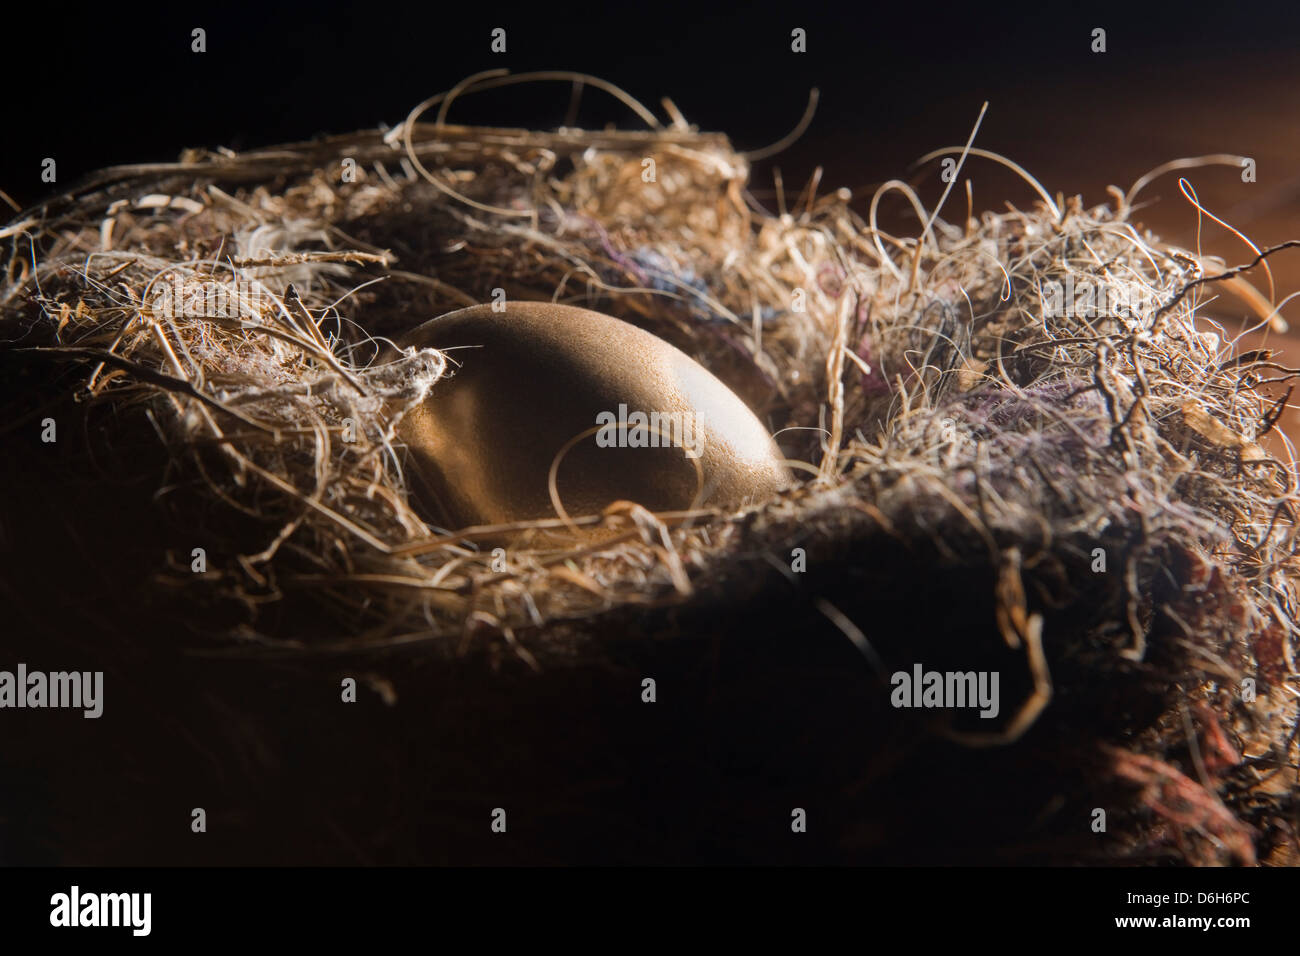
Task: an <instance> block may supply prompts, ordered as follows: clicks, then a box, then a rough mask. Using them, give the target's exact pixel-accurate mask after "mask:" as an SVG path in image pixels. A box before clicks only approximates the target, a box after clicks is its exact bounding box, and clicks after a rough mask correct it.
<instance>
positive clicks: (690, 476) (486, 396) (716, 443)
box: [399, 302, 790, 529]
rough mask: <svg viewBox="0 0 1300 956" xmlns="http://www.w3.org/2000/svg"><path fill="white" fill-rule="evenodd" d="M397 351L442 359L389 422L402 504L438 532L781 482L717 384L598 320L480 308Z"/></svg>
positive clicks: (433, 324) (750, 426)
mask: <svg viewBox="0 0 1300 956" xmlns="http://www.w3.org/2000/svg"><path fill="white" fill-rule="evenodd" d="M399 344H400V345H402V346H403V347H404V348H409V347H412V346H414V347H417V348H435V349H439V350H442V351H444V352H445V353H446V355H447V358H448V360H449V367H450V368H451V370H452V371H451V374H450V375H449V376H448V377H445V378H443V379H442V380H441V381H439V382H438V383H437V384H435V385H434V387H433V389H432V390H431V391H430V393H429V396H428V398H426V399H425V401H424V402H423V403H421V404H420V405H419V406H417V407H416V408H415V409H413V410H412V411H411V412H410V413H408V414H407V416H406V417H405V418H404V419H403V421H402V423H401V425H400V426H399V435H400V437H401V438H402V440H403V441H404V442H405V443H406V445H407V447H408V449H409V452H410V457H411V460H412V463H413V465H414V469H413V471H414V477H415V478H416V482H415V487H416V498H417V501H418V502H419V503H421V504H422V505H423V506H424V510H425V511H426V512H427V513H428V515H429V517H430V518H431V519H432V520H433V521H434V522H435V523H438V524H441V525H443V526H445V527H448V528H455V529H459V528H464V527H469V526H473V525H496V524H507V523H511V522H518V521H528V520H534V519H545V518H557V517H563V516H564V515H567V516H570V517H577V516H580V515H592V514H599V513H600V512H601V511H602V510H603V509H604V508H605V507H606V506H608V505H610V504H611V503H613V502H615V501H620V500H627V501H634V502H636V503H638V504H640V505H643V506H645V507H646V508H648V509H650V510H652V511H678V510H686V509H688V508H691V507H702V508H717V509H723V510H727V511H734V510H739V509H740V508H742V507H744V506H746V505H748V504H752V503H756V502H760V501H762V500H764V499H766V498H768V497H770V496H771V495H772V494H773V493H774V492H776V491H778V490H779V489H780V488H782V487H784V486H785V485H787V484H788V483H789V480H790V475H789V471H788V470H787V468H786V466H785V464H784V462H783V460H782V456H781V452H780V450H779V449H778V448H777V447H776V443H775V442H774V441H773V440H772V437H771V435H770V434H768V431H767V429H766V428H765V427H764V426H763V424H762V423H761V422H760V421H759V420H758V418H757V417H756V416H755V415H754V413H753V412H752V411H750V410H749V408H748V406H746V405H745V403H744V402H742V401H741V400H740V398H739V397H737V396H736V394H735V393H734V392H732V391H731V389H729V388H728V387H727V386H726V385H724V384H723V383H722V382H720V381H719V380H718V379H717V378H715V377H714V376H713V375H712V374H710V373H709V372H708V371H707V370H706V369H705V368H704V367H703V366H701V365H700V364H699V363H697V362H695V361H694V360H693V359H691V358H690V357H689V356H688V355H686V354H685V353H684V352H682V351H680V350H679V349H676V348H674V347H673V346H672V345H669V344H668V343H667V342H665V341H663V340H662V339H660V338H658V337H656V336H654V335H651V334H650V333H649V332H646V331H644V330H642V329H639V328H637V327H636V326H633V325H629V324H628V323H626V322H622V321H620V320H618V319H615V318H611V317H610V316H608V315H603V314H601V313H599V312H592V311H590V310H588V309H579V308H575V307H573V306H565V305H554V304H552V303H544V302H512V303H509V304H506V305H505V308H504V311H501V312H495V311H493V309H492V307H491V306H487V305H481V306H474V307H472V308H468V309H462V310H460V311H458V312H452V313H449V314H447V315H444V316H441V317H439V318H436V319H433V320H432V321H430V322H426V323H425V324H424V325H421V326H420V327H419V328H417V329H415V330H414V331H412V332H411V333H409V334H408V335H406V336H405V337H404V338H403V339H402V341H401V342H400V343H399ZM552 476H553V479H554V492H555V495H556V496H557V497H558V499H559V501H560V506H561V509H562V511H563V515H561V514H559V513H558V512H557V510H556V508H555V505H554V501H553V497H552V490H551V481H552Z"/></svg>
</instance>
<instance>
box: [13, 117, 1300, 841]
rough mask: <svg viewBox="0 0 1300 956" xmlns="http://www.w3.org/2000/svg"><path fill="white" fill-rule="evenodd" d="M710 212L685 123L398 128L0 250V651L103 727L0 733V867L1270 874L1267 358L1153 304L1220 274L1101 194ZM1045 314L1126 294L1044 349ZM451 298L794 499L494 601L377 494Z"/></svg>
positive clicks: (62, 722) (495, 579) (712, 179)
mask: <svg viewBox="0 0 1300 956" xmlns="http://www.w3.org/2000/svg"><path fill="white" fill-rule="evenodd" d="M647 158H649V159H652V160H653V167H654V169H655V176H654V178H653V179H652V180H649V181H647V179H646V178H645V177H644V175H643V174H644V172H645V169H646V165H645V162H644V160H646V159H647ZM344 170H346V171H347V173H346V175H345V174H344V173H343V171H344ZM747 176H748V165H747V163H746V161H745V159H744V157H742V156H740V155H738V154H736V153H735V152H733V151H732V150H731V148H730V146H729V144H728V143H727V142H726V140H725V139H724V138H723V137H720V136H716V135H712V134H703V133H698V132H695V131H693V130H689V129H685V128H678V127H670V128H664V129H658V130H653V131H650V132H647V133H609V132H606V133H594V132H584V131H576V130H573V131H563V132H560V133H535V132H524V131H514V130H492V129H476V128H465V127H454V126H446V125H432V124H423V123H416V122H410V123H408V124H406V125H405V126H403V127H401V128H399V129H397V130H393V131H389V132H387V133H384V132H380V131H375V132H362V133H358V134H355V135H351V136H345V137H336V138H332V139H326V140H321V141H316V142H312V143H307V144H295V145H291V146H286V147H281V148H277V149H273V150H265V151H260V152H255V153H248V154H243V155H239V156H233V155H225V154H221V155H216V154H194V155H189V156H187V157H185V159H184V160H183V161H182V162H181V163H179V164H176V165H174V166H157V167H139V168H124V169H119V170H109V171H105V172H104V173H103V174H101V175H99V176H97V177H94V178H92V179H91V180H90V181H89V182H87V183H84V184H82V185H81V186H80V187H78V188H77V189H75V190H73V191H72V192H70V193H67V194H65V195H62V196H58V197H55V198H54V199H51V200H50V201H48V202H47V203H46V204H44V205H43V206H41V207H39V208H38V209H35V210H30V211H28V212H26V213H22V214H20V215H19V216H17V217H16V218H15V219H14V220H12V221H11V222H10V224H9V225H8V226H6V227H4V228H3V229H0V238H3V240H4V242H5V243H7V244H8V247H9V248H8V249H7V251H6V252H5V253H4V259H3V265H4V273H3V281H4V284H3V289H2V290H0V308H2V309H3V312H2V313H0V323H2V327H3V329H4V334H3V338H4V340H5V344H4V347H3V350H0V362H2V363H3V368H2V369H0V390H2V394H0V400H2V407H3V408H4V409H5V410H6V418H5V420H6V422H7V424H6V426H5V427H4V428H3V429H0V468H2V469H3V473H4V478H3V480H4V483H5V488H6V489H7V490H8V494H6V496H5V499H6V501H5V505H4V512H3V525H2V526H0V527H2V530H3V540H2V542H0V547H3V549H4V563H5V569H4V575H3V587H4V589H5V592H6V593H5V600H6V603H7V604H8V605H9V607H10V623H9V625H8V626H7V628H6V632H5V636H4V641H3V644H4V651H5V660H6V661H9V660H10V659H12V661H13V662H17V661H25V662H27V663H28V665H29V666H30V667H33V668H35V667H45V668H48V669H59V668H75V669H78V670H96V669H102V670H103V671H105V688H106V690H105V714H104V716H103V717H102V718H100V719H99V720H94V721H89V720H83V719H81V717H80V714H50V713H42V712H36V711H16V712H13V713H12V714H10V715H8V716H7V717H6V719H7V720H9V721H11V724H10V726H11V727H12V728H13V730H14V733H13V736H12V737H11V740H10V742H9V743H8V744H7V746H6V748H5V749H4V753H3V755H0V766H2V767H3V771H4V777H5V780H6V781H7V783H6V790H5V797H4V803H3V806H0V854H2V858H3V859H4V860H5V861H6V862H10V863H99V864H103V863H181V864H184V863H196V864H198V863H272V862H274V863H280V862H301V863H334V862H339V863H356V862H366V863H375V862H378V863H494V862H501V863H508V862H520V863H544V862H602V863H603V862H609V863H688V862H797V863H818V862H834V863H885V864H899V863H971V864H974V863H990V862H991V863H1115V862H1124V863H1191V864H1211V863H1253V862H1256V861H1261V860H1263V861H1267V862H1273V863H1288V862H1294V861H1295V859H1296V857H1295V855H1294V854H1295V846H1296V833H1297V830H1296V826H1297V820H1296V814H1297V800H1296V795H1297V792H1298V788H1297V777H1296V741H1295V726H1296V723H1295V719H1296V713H1295V701H1296V689H1297V685H1296V675H1295V663H1294V656H1293V652H1292V647H1293V641H1294V637H1293V635H1294V633H1295V632H1294V622H1295V612H1296V604H1295V594H1294V589H1293V586H1292V582H1291V575H1292V574H1293V572H1294V561H1295V541H1296V523H1295V488H1294V478H1293V476H1292V469H1291V465H1290V464H1289V463H1284V462H1281V461H1278V460H1276V459H1274V458H1272V457H1271V456H1270V455H1269V454H1267V453H1266V452H1264V450H1263V449H1262V448H1261V447H1260V445H1259V444H1258V443H1257V442H1258V439H1260V438H1261V437H1262V435H1263V434H1264V433H1265V432H1267V431H1268V430H1269V429H1270V428H1271V425H1272V420H1273V419H1274V418H1275V415H1276V409H1277V408H1278V401H1279V398H1280V397H1281V392H1282V390H1284V388H1285V386H1286V385H1287V383H1288V382H1289V380H1290V379H1291V378H1292V377H1293V376H1294V374H1295V373H1294V372H1293V371H1291V370H1288V369H1285V368H1283V367H1281V366H1279V365H1278V364H1277V363H1275V362H1272V361H1271V356H1270V355H1268V354H1262V353H1247V354H1243V353H1239V352H1237V351H1236V350H1235V349H1234V346H1233V343H1231V342H1227V341H1223V340H1221V339H1220V338H1219V337H1218V336H1217V335H1216V334H1214V333H1213V332H1212V331H1209V329H1211V327H1212V326H1211V324H1209V323H1207V321H1206V320H1205V319H1204V318H1203V317H1201V316H1199V315H1198V314H1197V311H1196V309H1197V302H1198V296H1199V295H1200V294H1201V292H1202V291H1210V288H1209V283H1208V282H1206V281H1205V280H1206V279H1207V277H1213V276H1214V275H1215V274H1216V273H1224V272H1225V270H1224V269H1223V267H1222V265H1221V264H1215V263H1211V262H1209V261H1208V260H1200V259H1198V258H1197V257H1196V256H1194V255H1193V254H1191V253H1188V252H1186V251H1183V250H1174V249H1171V248H1169V247H1166V246H1164V245H1163V244H1162V243H1160V242H1159V241H1158V240H1157V239H1155V238H1154V237H1151V236H1148V235H1145V234H1143V233H1142V232H1140V230H1139V229H1137V228H1136V227H1135V226H1134V225H1132V224H1131V223H1130V221H1129V214H1130V213H1131V205H1130V200H1131V196H1130V197H1125V196H1124V194H1121V193H1116V203H1115V207H1116V208H1113V209H1112V208H1109V207H1104V206H1103V207H1097V208H1094V209H1084V208H1083V207H1082V206H1081V205H1080V204H1079V203H1078V202H1077V201H1071V202H1068V203H1067V202H1064V201H1062V200H1061V199H1060V197H1056V198H1053V197H1051V196H1049V195H1047V194H1046V193H1043V194H1042V200H1043V201H1042V203H1041V204H1040V206H1039V207H1038V208H1037V209H1035V210H1034V211H1032V212H1021V211H1017V210H1011V211H1009V212H1007V213H1003V214H992V213H986V214H984V215H983V216H982V217H980V218H978V219H976V218H974V217H971V218H968V220H967V221H966V222H964V223H961V224H952V223H948V222H945V221H943V220H940V219H938V218H937V217H935V218H933V220H932V221H931V222H930V225H929V226H928V227H926V228H921V227H918V229H919V235H918V236H913V237H908V238H899V237H896V236H892V235H889V234H887V233H885V232H884V230H883V229H881V228H880V227H879V226H877V225H876V224H875V223H874V221H873V217H874V214H872V216H868V217H864V216H863V215H862V214H860V213H859V212H857V211H855V209H854V206H853V204H852V203H851V202H850V197H849V196H848V195H847V193H845V192H843V191H841V192H835V193H829V194H827V195H824V196H821V197H817V196H816V195H815V193H813V192H812V191H805V195H804V196H802V197H800V200H799V202H798V203H797V204H796V206H795V210H796V211H795V212H794V213H791V214H783V215H772V214H769V213H767V212H765V211H764V210H762V209H761V208H760V207H759V206H758V205H757V204H756V203H755V202H754V201H753V200H752V199H751V198H750V196H749V195H748V193H747V192H746V184H747ZM891 189H892V190H894V191H900V192H905V193H910V189H909V188H908V187H906V186H905V185H903V184H897V183H896V184H891V185H890V186H887V187H886V191H888V190H891ZM912 195H913V198H914V194H912ZM918 206H919V200H918ZM873 208H874V205H873ZM918 215H919V216H920V218H921V219H922V223H923V224H924V223H925V222H926V220H928V219H930V217H929V215H928V213H926V212H925V210H924V209H923V208H918ZM1066 276H1069V277H1070V278H1071V279H1072V281H1075V282H1085V281H1087V282H1092V283H1094V284H1095V285H1096V286H1098V287H1100V288H1103V289H1105V290H1109V291H1111V292H1119V293H1122V296H1121V298H1122V299H1123V302H1124V303H1125V305H1124V306H1123V307H1122V308H1120V309H1118V310H1115V311H1113V312H1106V311H1102V312H1100V313H1089V314H1086V315H1084V316H1082V317H1078V316H1076V315H1074V314H1073V310H1070V309H1066V310H1064V311H1065V313H1066V314H1059V312H1060V310H1057V309H1053V308H1052V307H1050V304H1049V303H1048V297H1047V293H1046V292H1045V290H1047V289H1048V288H1049V287H1050V286H1051V283H1059V282H1060V281H1062V280H1063V279H1064V278H1065V277H1066ZM371 280H380V281H373V282H372V281H371ZM214 287H221V288H223V289H225V290H227V291H229V292H230V294H231V298H230V300H229V301H231V302H234V303H235V312H234V313H233V314H223V315H213V314H200V312H201V310H196V309H193V308H190V306H192V305H193V304H194V302H196V301H201V300H202V298H203V296H204V295H205V294H208V293H210V292H211V290H212V289H213V288H214ZM250 287H251V288H254V289H256V290H257V292H258V295H257V296H254V297H253V298H251V299H250V298H247V297H245V298H243V299H241V298H240V294H241V293H240V289H243V290H244V292H245V293H246V291H247V289H248V288H250ZM162 288H167V289H174V290H177V295H176V296H173V297H172V298H170V299H167V300H163V299H162V298H160V297H159V296H158V294H157V293H158V292H159V290H160V289H162ZM495 289H503V290H504V291H505V293H506V295H507V297H509V298H511V299H556V300H558V301H565V302H571V303H575V304H581V305H586V306H588V307H591V308H597V309H600V310H602V311H605V312H608V313H610V314H613V315H617V316H620V317H622V318H625V319H627V320H628V321H632V322H634V323H636V324H638V325H641V326H642V327H644V328H647V329H649V330H650V331H653V332H655V333H657V334H659V335H661V336H663V337H664V338H666V339H668V340H669V341H671V342H673V343H674V344H675V345H677V346H679V347H680V348H682V349H684V350H685V351H687V352H688V353H689V354H691V355H693V356H694V357H696V358H697V359H698V360H700V361H701V362H702V363H703V364H705V365H706V366H707V367H709V368H710V369H711V370H712V371H713V372H714V373H715V374H716V375H718V376H719V377H720V378H722V379H723V380H724V381H726V382H727V383H728V384H729V385H731V386H732V387H733V388H734V389H735V390H736V391H737V393H738V394H740V395H741V396H742V397H743V398H744V399H745V400H746V401H747V402H748V403H749V404H750V406H751V407H752V408H754V410H755V411H756V412H757V413H758V414H759V416H760V417H761V418H763V419H764V420H765V421H766V422H767V423H768V424H769V426H770V427H771V428H772V429H773V431H774V432H775V433H776V434H777V435H778V439H779V441H780V442H781V444H782V447H783V450H784V451H785V452H786V454H787V455H788V456H789V457H791V458H793V459H798V460H801V461H804V462H807V463H808V473H807V474H801V475H800V480H799V483H798V485H797V487H795V488H793V489H791V490H790V491H788V492H786V493H783V494H782V495H781V496H780V497H779V499H778V500H775V501H772V502H769V503H766V504H764V505H762V506H760V507H758V508H756V509H754V510H751V511H749V512H746V513H744V514H740V515H694V516H690V517H688V518H683V517H682V516H649V515H641V516H639V517H638V518H637V520H636V521H628V519H627V518H626V517H620V516H613V515H612V516H608V517H607V518H606V519H605V520H606V521H607V522H608V523H610V524H611V525H613V526H616V527H620V528H622V529H623V530H624V533H623V535H622V537H621V538H620V539H617V540H615V541H613V542H612V543H609V544H608V545H606V546H604V547H602V548H601V549H597V550H592V549H583V548H580V547H579V546H578V545H576V544H571V545H570V549H569V551H568V552H567V553H566V551H565V549H564V548H563V547H557V546H556V545H555V544H554V542H552V543H550V544H548V545H547V546H545V547H542V546H538V547H528V546H523V547H519V548H511V549H508V551H507V554H506V558H505V560H506V562H507V570H506V571H504V572H503V571H501V570H499V568H496V567H494V566H493V555H492V553H491V548H490V547H479V546H478V544H477V543H476V538H475V536H474V534H472V533H471V534H469V535H464V534H460V535H458V534H455V533H454V532H456V531H458V530H459V529H439V528H433V527H430V526H428V525H426V524H425V522H424V521H423V520H422V519H421V517H420V515H419V514H418V513H417V512H416V511H414V510H413V509H412V507H411V505H410V502H409V500H408V499H409V496H408V494H407V485H406V479H405V477H404V474H403V467H402V466H403V456H402V449H401V447H400V444H399V443H397V442H395V440H394V437H393V424H394V421H395V420H396V419H397V418H398V417H400V415H401V414H402V413H403V411H404V410H405V409H407V408H410V407H412V406H413V405H414V404H415V403H418V402H419V401H422V400H423V399H424V398H425V396H427V395H428V394H429V392H430V390H431V389H433V390H436V389H437V387H438V385H437V380H438V378H439V376H440V375H441V374H442V373H443V371H444V369H443V365H442V363H441V360H440V359H439V357H438V356H437V355H436V354H434V353H408V354H400V353H399V352H398V351H397V350H396V349H394V348H393V347H391V344H388V343H386V342H385V341H384V339H385V338H388V339H391V338H395V337H397V336H398V335H400V334H401V333H402V332H404V331H406V330H407V329H410V328H412V327H414V326H415V325H416V324H418V323H420V322H423V321H425V320H427V319H428V318H430V317H432V316H434V315H438V314H441V313H443V312H446V311H449V310H451V309H454V308H459V307H461V306H464V305H468V304H473V303H477V302H481V301H486V300H489V299H490V298H491V296H492V293H493V290H495ZM1111 301H1114V299H1112V300H1111ZM796 303H797V304H796ZM51 419H52V420H53V421H54V422H55V423H56V424H57V429H58V431H57V441H55V442H52V443H51V442H47V441H43V440H42V425H43V423H44V422H46V421H48V420H51ZM345 419H352V421H353V423H355V424H356V425H357V426H358V427H359V432H360V434H359V436H358V437H357V440H356V441H351V442H349V441H344V440H343V439H342V438H341V437H340V436H341V435H342V433H343V429H344V421H345ZM593 520H594V519H593ZM619 522H623V523H622V524H621V525H620V524H619ZM194 548H203V549H204V552H205V554H206V562H207V563H206V568H205V569H204V570H203V571H201V572H195V571H193V570H192V566H191V555H192V553H193V549H194ZM800 549H801V550H800ZM795 554H801V555H802V556H803V559H804V563H803V564H801V565H800V570H795V569H794V568H793V567H792V564H793V563H794V562H793V561H792V556H793V555H795ZM1099 556H1100V557H1099ZM915 664H921V665H923V666H924V668H925V669H926V670H938V671H949V670H954V671H997V672H998V673H999V674H1000V675H1001V679H1002V683H1001V702H1002V704H1001V713H1000V715H999V716H998V717H997V718H996V719H994V720H992V721H984V720H981V719H979V718H978V717H974V716H967V715H959V716H954V714H953V712H952V711H951V710H925V709H904V708H897V707H894V706H892V705H891V700H890V680H889V678H890V674H891V673H892V672H894V671H897V670H905V671H910V670H911V668H912V667H913V665H915ZM347 677H351V678H354V679H355V680H356V681H357V683H358V685H359V691H358V701H357V702H356V703H354V704H344V703H342V702H341V700H340V682H341V681H342V680H343V679H344V678H347ZM647 677H649V678H653V679H654V681H655V682H656V694H657V699H656V701H655V702H654V703H653V704H648V703H645V702H643V700H642V681H643V680H644V679H645V678H647ZM1243 681H1253V691H1254V692H1253V693H1243V690H1242V688H1243V686H1245V685H1243ZM985 724H991V725H994V726H992V728H991V729H990V728H989V727H986V726H984V725H985ZM193 807H203V808H204V809H205V810H206V813H207V820H208V832H207V833H206V834H202V835H199V834H194V833H191V832H190V827H189V822H190V811H191V809H192V808H193ZM497 807H500V808H504V809H505V810H506V811H507V814H508V820H509V825H508V832H507V833H506V834H504V835H501V834H494V833H492V832H491V830H490V827H489V823H490V814H491V812H492V810H493V808H497ZM795 808H802V809H804V810H805V811H806V812H807V819H808V826H807V832H805V833H795V832H792V829H791V814H792V810H794V809H795ZM1098 809H1102V810H1104V811H1105V819H1106V827H1105V830H1104V832H1098V831H1097V830H1096V829H1095V828H1094V823H1095V821H1096V819H1097V817H1096V811H1097V810H1098Z"/></svg>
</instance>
